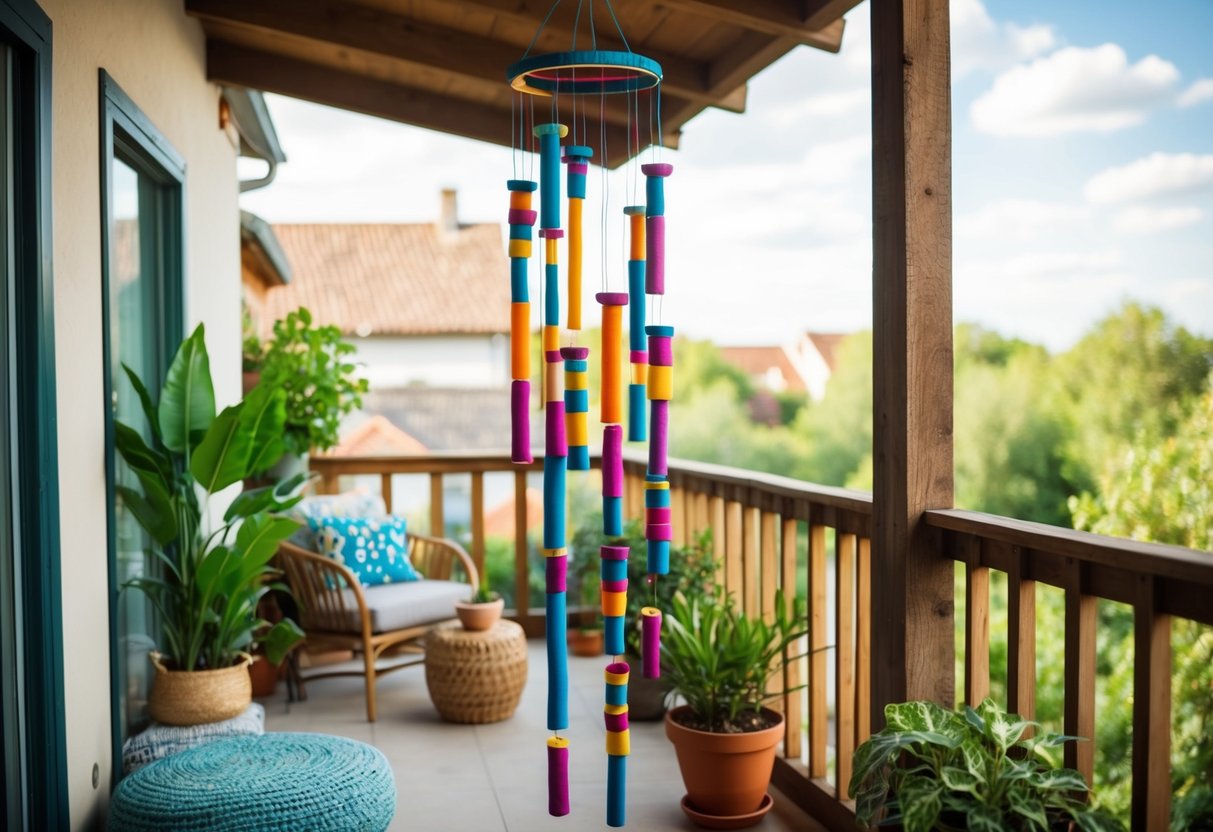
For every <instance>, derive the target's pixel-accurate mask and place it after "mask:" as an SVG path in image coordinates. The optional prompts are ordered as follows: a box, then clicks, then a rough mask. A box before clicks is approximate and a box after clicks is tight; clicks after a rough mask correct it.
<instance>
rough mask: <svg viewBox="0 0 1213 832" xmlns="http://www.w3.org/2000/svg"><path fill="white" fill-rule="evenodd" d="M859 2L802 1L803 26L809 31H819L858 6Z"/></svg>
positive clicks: (833, 0)
mask: <svg viewBox="0 0 1213 832" xmlns="http://www.w3.org/2000/svg"><path fill="white" fill-rule="evenodd" d="M859 2H860V0H803V2H802V3H801V5H802V6H804V17H803V19H804V25H805V26H807V27H808V28H810V29H821V28H823V27H826V26H829V25H830V24H831V23H834V22H835V21H838V20H840V19H841V18H842V16H843V15H844V14H846V13H847V12H849V11H850V10H851V9H853V8H855V7H856V6H858V5H859Z"/></svg>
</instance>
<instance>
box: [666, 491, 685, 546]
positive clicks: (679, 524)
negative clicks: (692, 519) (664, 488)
mask: <svg viewBox="0 0 1213 832" xmlns="http://www.w3.org/2000/svg"><path fill="white" fill-rule="evenodd" d="M670 521H671V522H672V524H673V526H674V528H673V532H674V545H675V546H685V545H686V544H687V492H686V489H685V488H671V489H670Z"/></svg>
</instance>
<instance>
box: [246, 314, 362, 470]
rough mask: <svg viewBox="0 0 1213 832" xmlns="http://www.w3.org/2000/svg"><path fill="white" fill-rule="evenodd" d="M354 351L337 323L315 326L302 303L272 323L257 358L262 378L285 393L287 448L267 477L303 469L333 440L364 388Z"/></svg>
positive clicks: (356, 404) (358, 405) (266, 383)
mask: <svg viewBox="0 0 1213 832" xmlns="http://www.w3.org/2000/svg"><path fill="white" fill-rule="evenodd" d="M356 351H357V350H356V348H355V347H354V345H353V344H351V343H349V342H348V341H346V340H344V339H343V338H342V337H341V330H340V329H339V328H337V327H335V326H314V325H313V321H312V314H311V312H309V311H308V310H307V309H306V308H304V307H302V306H301V307H299V308H298V309H296V310H294V311H293V312H290V313H288V314H287V316H286V317H285V318H283V319H281V320H278V321H275V322H274V335H273V338H271V339H270V341H269V342H268V343H267V344H266V345H265V350H264V354H263V356H262V359H261V382H262V384H265V385H268V386H269V387H270V388H272V389H274V390H281V391H283V393H284V395H285V401H286V420H285V423H284V425H285V435H284V437H283V439H284V441H285V443H286V453H285V454H283V458H282V461H281V462H280V464H279V466H278V467H276V468H274V469H272V470H271V471H270V475H271V476H273V477H279V478H282V477H287V476H291V475H293V474H295V473H298V472H301V471H305V470H307V457H308V454H310V453H311V452H312V451H327V450H328V449H330V448H332V447H335V446H336V445H337V441H338V439H339V438H340V437H339V429H340V427H341V419H342V418H343V417H344V416H346V414H348V413H350V412H352V411H354V410H356V409H358V408H359V407H362V394H363V393H365V392H366V391H367V389H368V384H367V380H366V379H364V378H357V377H356V375H355V374H356V372H357V367H356V366H355V365H354V363H353V362H352V361H351V360H350V359H351V357H352V356H353V354H354V353H355V352H356Z"/></svg>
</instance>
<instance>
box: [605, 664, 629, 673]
mask: <svg viewBox="0 0 1213 832" xmlns="http://www.w3.org/2000/svg"><path fill="white" fill-rule="evenodd" d="M631 669H632V668H631V667H629V666H628V663H627V662H611V663H610V664H608V665H607V666H606V672H607V673H627V672H628V671H630V670H631Z"/></svg>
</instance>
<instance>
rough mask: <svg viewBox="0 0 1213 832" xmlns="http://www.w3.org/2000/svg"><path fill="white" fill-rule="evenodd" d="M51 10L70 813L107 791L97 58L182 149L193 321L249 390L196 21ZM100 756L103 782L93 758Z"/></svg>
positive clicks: (231, 160) (236, 275)
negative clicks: (94, 776) (242, 371)
mask: <svg viewBox="0 0 1213 832" xmlns="http://www.w3.org/2000/svg"><path fill="white" fill-rule="evenodd" d="M40 3H41V5H42V8H43V10H44V11H45V12H46V13H47V15H48V16H49V17H50V18H51V20H52V23H53V27H54V28H53V33H54V34H53V37H54V64H53V74H52V79H51V82H52V93H51V95H52V102H53V105H52V119H53V128H52V129H53V138H52V150H53V155H52V170H53V173H52V176H53V180H52V182H53V192H52V202H53V205H52V210H53V220H54V228H53V235H54V276H55V297H54V303H55V336H56V344H55V349H56V371H57V391H58V419H59V425H58V438H59V469H60V470H59V494H60V517H61V520H62V523H61V525H62V528H61V545H62V550H61V557H62V574H63V586H62V590H63V610H64V622H63V666H64V669H65V676H66V680H67V683H66V690H65V703H64V705H65V711H66V717H67V757H68V769H67V776H68V790H69V798H70V810H71V825H72V828H74V829H82V828H90V827H93V826H95V825H97V824H98V823H99V821H100V820H101V818H102V813H103V812H104V808H105V803H106V801H107V796H108V795H109V792H110V780H111V772H110V761H111V747H110V737H111V734H110V681H109V677H110V652H109V608H108V605H109V598H108V591H107V566H106V557H107V555H106V522H107V507H106V496H105V437H104V430H105V426H104V421H103V413H104V412H105V406H106V403H105V401H104V392H103V370H104V368H103V367H102V315H101V214H100V187H101V185H100V178H99V177H100V164H101V156H100V125H99V123H98V119H99V115H98V111H99V103H98V88H99V81H98V69H105V70H106V71H107V72H108V73H109V74H110V75H111V76H112V77H113V79H114V80H115V81H116V82H117V83H118V85H119V86H120V87H122V89H123V90H124V91H125V92H126V93H127V95H129V96H130V97H131V99H132V100H133V101H134V102H135V104H136V105H137V106H138V107H139V108H140V109H142V110H143V112H144V113H145V114H146V115H147V116H148V118H149V119H150V120H151V121H152V123H153V124H154V125H155V126H156V128H157V129H159V130H160V132H161V133H163V134H164V136H165V137H166V138H167V139H168V141H169V142H170V143H171V144H172V145H173V147H174V148H175V149H176V150H177V152H178V153H180V154H181V155H182V156H183V157H184V158H185V160H186V180H185V214H186V231H185V258H186V262H185V280H186V292H185V296H186V310H185V320H186V325H187V331H188V330H189V329H192V327H193V326H194V325H195V324H196V323H198V322H199V321H203V322H205V323H206V327H207V347H208V349H209V351H210V357H211V372H212V374H213V375H214V378H215V393H216V396H217V398H218V401H219V404H220V406H223V405H227V404H230V403H232V402H233V401H235V400H236V399H237V398H238V397H239V395H240V247H239V240H240V238H239V209H238V206H237V183H236V150H235V148H234V146H233V144H232V141H231V139H230V138H229V137H228V135H227V134H225V133H224V132H223V131H222V130H221V129H220V127H219V115H218V114H219V91H218V88H217V87H216V86H214V85H213V84H210V83H208V82H207V80H206V71H205V49H204V42H203V36H202V29H201V27H200V26H199V25H198V24H197V23H196V22H194V21H193V20H190V19H188V18H186V17H185V14H184V12H183V10H182V5H183V4H182V3H181V2H180V0H88V1H87V2H83V1H82V0H40ZM94 765H97V766H98V767H99V768H100V774H101V776H100V779H99V782H98V785H97V786H96V788H94V786H93V784H92V772H93V766H94Z"/></svg>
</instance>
